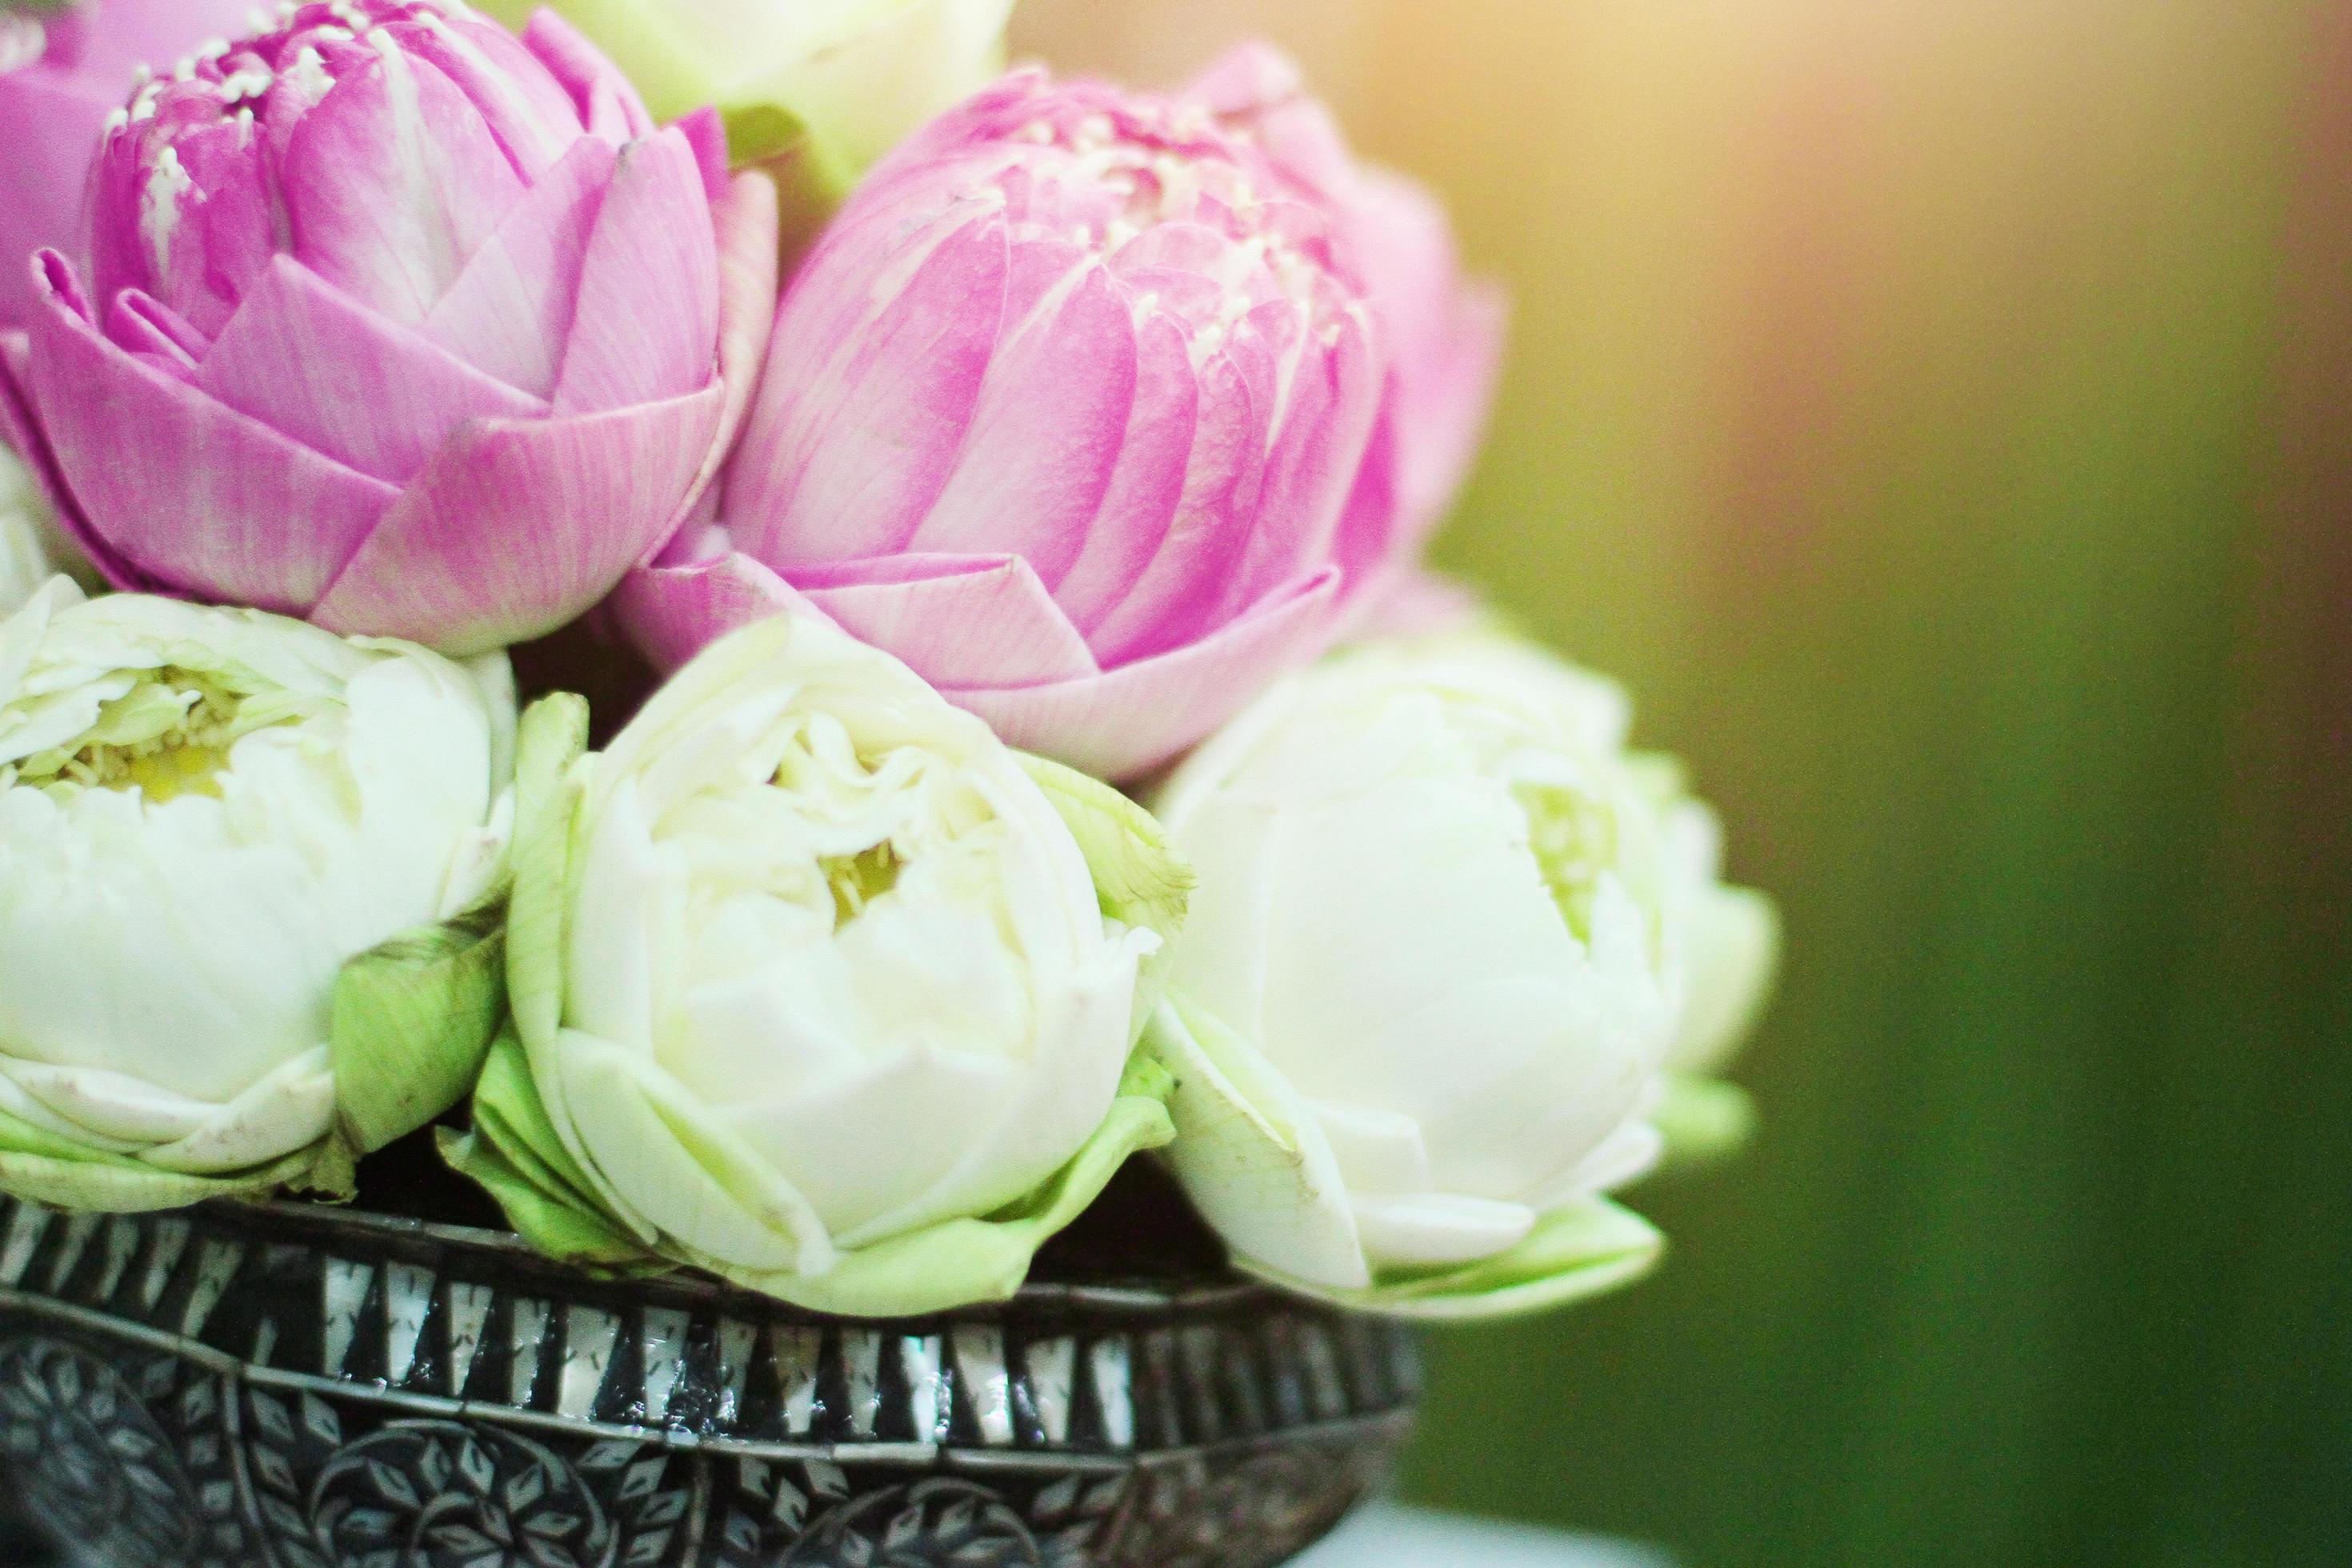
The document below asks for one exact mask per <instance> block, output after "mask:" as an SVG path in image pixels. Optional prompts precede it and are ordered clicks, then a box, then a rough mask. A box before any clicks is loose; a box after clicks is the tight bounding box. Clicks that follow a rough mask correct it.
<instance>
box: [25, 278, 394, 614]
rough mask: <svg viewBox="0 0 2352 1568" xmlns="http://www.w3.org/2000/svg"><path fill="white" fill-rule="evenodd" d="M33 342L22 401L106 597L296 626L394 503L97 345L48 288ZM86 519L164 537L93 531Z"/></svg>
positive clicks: (387, 494) (371, 485) (327, 462)
mask: <svg viewBox="0 0 2352 1568" xmlns="http://www.w3.org/2000/svg"><path fill="white" fill-rule="evenodd" d="M51 267H52V270H53V276H54V274H55V272H56V270H57V269H59V268H63V267H64V263H63V262H62V261H58V260H57V259H56V258H52V259H51ZM34 342H35V353H34V355H33V359H32V364H31V387H30V390H31V393H32V399H31V401H32V405H33V408H34V410H35V412H36V414H37V417H38V418H39V420H40V424H41V430H42V435H43V437H45V445H46V447H47V453H48V455H49V458H50V461H51V462H53V463H54V464H55V471H56V474H57V476H58V479H59V481H60V482H61V483H62V485H63V487H64V488H65V489H66V491H67V492H68V495H69V497H70V504H69V505H68V506H67V507H65V508H63V509H62V515H63V516H65V517H66V518H67V520H68V527H70V528H72V529H73V530H74V531H75V532H76V534H77V536H78V537H80V536H83V535H85V534H100V535H101V541H100V542H101V548H100V549H97V550H93V551H92V558H93V559H94V560H95V561H96V562H97V563H98V565H99V567H100V570H101V571H105V572H106V573H107V574H109V576H110V578H111V579H112V580H113V581H114V582H115V583H116V584H117V585H118V586H121V587H137V586H144V585H146V584H151V583H163V584H172V585H173V586H174V587H179V588H188V587H194V586H197V585H201V586H202V588H203V589H204V590H205V593H206V594H207V595H212V596H217V597H221V598H226V599H229V600H233V601H236V602H238V603H243V604H249V605H257V606H259V607H261V608H265V609H276V610H282V611H287V612H289V613H292V614H295V615H300V614H302V613H303V612H305V611H307V610H308V609H310V606H311V605H312V604H313V603H315V602H316V600H317V598H318V596H319V595H320V594H322V593H324V592H325V591H326V588H327V584H329V583H330V582H331V581H332V580H333V578H334V575H335V574H336V572H337V570H338V569H339V568H341V566H342V564H343V563H345V562H346V561H347V560H349V559H350V558H351V556H352V552H353V551H355V550H357V549H358V548H359V546H360V542H361V541H362V540H363V539H365V538H366V537H367V536H368V534H369V531H371V530H372V529H373V528H374V527H375V525H376V523H377V521H379V520H380V519H382V518H383V516H384V514H385V512H386V511H387V510H388V509H389V508H390V507H391V505H392V503H393V500H394V497H395V496H396V495H397V493H398V492H397V491H395V490H394V489H393V487H391V486H389V485H386V484H384V483H383V482H382V481H381V480H377V479H370V478H368V477H367V476H366V475H364V474H362V473H359V472H357V471H356V470H354V469H352V468H346V467H344V466H343V465H342V464H341V463H338V462H336V461H334V460H333V459H332V458H328V457H326V456H325V455H324V454H322V453H320V452H317V451H314V450H312V449H311V448H310V447H305V446H302V445H300V444H299V442H296V441H294V440H291V439H289V437H285V436H283V435H281V434H279V433H278V431H275V430H273V429H271V428H269V427H268V426H266V425H263V424H262V423H260V422H259V421H258V420H256V419H254V418H252V417H250V416H247V415H244V414H240V413H238V412H237V411H236V410H235V409H233V408H230V407H228V406H226V405H224V404H222V403H220V402H218V401H216V400H215V399H214V398H212V397H210V396H208V395H205V393H203V392H200V391H198V390H197V389H196V388H194V387H193V386H191V385H189V384H187V383H186V382H184V381H182V380H179V379H177V378H175V377H173V376H171V375H168V374H164V373H163V372H162V371H160V370H157V369H155V368H154V367H152V365H149V364H146V363H142V361H140V360H139V359H138V358H136V357H135V356H133V355H131V354H129V353H125V352H124V351H122V350H121V349H120V348H117V347H116V346H115V345H114V344H112V343H110V342H107V341H106V340H105V339H104V338H103V337H101V336H100V334H99V332H98V331H97V329H96V328H94V327H93V326H91V324H90V323H89V321H88V320H87V319H85V318H84V317H83V316H82V315H81V314H79V312H78V311H76V310H73V309H72V308H71V306H70V305H69V304H68V303H67V302H66V301H65V300H61V299H59V298H58V296H57V284H56V283H55V281H54V280H53V282H52V287H51V298H50V304H49V309H48V310H47V313H46V314H44V315H43V316H42V317H41V318H40V319H39V321H37V322H36V324H35V327H34ZM125 431H136V432H137V433H138V436H137V438H136V439H134V440H126V439H124V438H123V433H124V432H125ZM92 515H96V516H101V517H108V518H115V519H121V518H140V519H147V520H162V519H165V518H168V520H169V522H170V526H169V527H149V528H144V529H139V530H123V529H109V530H103V531H101V530H99V529H96V528H91V527H89V526H88V522H87V520H88V519H89V518H90V517H91V516H92ZM289 518H300V519H302V520H303V526H302V527H300V528H299V529H293V530H289V528H288V527H287V526H286V524H287V520H288V519H289Z"/></svg>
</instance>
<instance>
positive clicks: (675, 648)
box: [612, 542, 825, 669]
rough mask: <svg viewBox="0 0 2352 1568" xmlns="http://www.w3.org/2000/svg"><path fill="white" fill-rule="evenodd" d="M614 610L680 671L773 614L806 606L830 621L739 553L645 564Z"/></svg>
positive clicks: (655, 657) (654, 655) (661, 664)
mask: <svg viewBox="0 0 2352 1568" xmlns="http://www.w3.org/2000/svg"><path fill="white" fill-rule="evenodd" d="M721 548H722V549H724V546H723V542H722V544H721ZM612 609H613V613H614V616H617V617H618V618H619V620H620V623H621V625H622V626H623V627H624V628H625V629H626V630H627V632H628V634H629V640H630V641H631V642H632V643H634V644H635V645H636V647H637V650H638V651H639V652H640V653H642V654H644V655H645V656H646V658H647V659H649V660H650V661H652V663H653V664H654V665H655V666H656V668H661V669H676V668H678V667H679V666H680V665H682V664H684V663H686V662H687V660H688V659H690V658H693V657H694V656H695V655H696V654H698V653H700V652H701V651H702V650H703V649H704V648H706V647H709V646H710V645H711V644H712V643H714V642H717V641H718V640H719V638H720V637H725V636H726V635H727V634H728V633H729V632H731V631H734V630H736V629H737V628H739V627H741V626H750V625H751V624H752V623H753V622H754V621H763V620H766V619H767V618H768V617H769V616H779V615H782V614H784V613H785V612H787V611H799V612H801V613H803V614H806V615H812V616H816V617H817V618H819V619H824V618H825V616H824V612H823V611H822V610H819V609H817V608H816V607H815V606H814V605H811V604H810V603H809V602H808V601H807V600H806V599H804V598H803V597H802V596H801V595H799V594H798V593H797V592H795V591H794V590H793V588H792V587H791V585H790V584H786V583H785V581H784V580H783V579H782V577H779V576H777V575H776V574H774V573H773V572H772V571H770V570H769V569H768V568H767V567H765V566H762V565H761V564H760V563H758V562H757V561H754V560H752V559H751V557H750V556H748V555H745V554H743V553H742V552H740V551H734V550H725V552H724V553H721V554H719V555H716V556H713V557H710V558H709V559H685V560H679V561H676V562H669V563H660V564H656V565H652V566H640V567H638V568H637V569H636V570H635V571H633V572H631V573H630V574H628V576H627V577H625V578H624V579H623V580H622V583H621V585H620V587H619V588H618V589H616V590H615V591H614V595H613V598H612Z"/></svg>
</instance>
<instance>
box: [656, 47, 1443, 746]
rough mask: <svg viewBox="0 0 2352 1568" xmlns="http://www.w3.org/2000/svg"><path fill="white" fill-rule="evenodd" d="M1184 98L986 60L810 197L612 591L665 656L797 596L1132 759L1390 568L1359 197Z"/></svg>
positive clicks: (1385, 471)
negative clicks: (988, 69)
mask: <svg viewBox="0 0 2352 1568" xmlns="http://www.w3.org/2000/svg"><path fill="white" fill-rule="evenodd" d="M1352 201H1353V198H1352V197H1350V198H1349V201H1348V202H1341V201H1339V200H1336V199H1334V197H1333V196H1332V195H1331V194H1330V191H1329V189H1328V187H1327V186H1326V185H1323V184H1315V183H1312V182H1310V181H1308V180H1307V179H1304V178H1301V177H1299V175H1297V174H1295V173H1294V172H1293V170H1292V169H1291V167H1290V166H1289V165H1288V164H1287V163H1286V162H1285V161H1284V160H1282V159H1280V158H1277V157H1276V156H1274V155H1273V154H1272V153H1270V152H1269V150H1268V149H1267V147H1266V146H1265V145H1264V144H1262V142H1261V140H1260V139H1259V138H1258V137H1257V136H1255V134H1253V133H1251V132H1250V130H1249V127H1248V126H1247V125H1246V124H1242V125H1238V126H1235V125H1229V124H1228V123H1227V122H1226V121H1223V120H1221V119H1220V116H1219V113H1218V106H1217V105H1215V104H1212V103H1210V102H1207V101H1203V100H1196V99H1194V98H1192V97H1187V96H1178V97H1172V98H1170V97H1152V96H1148V95H1140V94H1134V93H1129V92H1125V91H1121V90H1119V89H1115V88H1112V87H1108V86H1105V85H1103V84H1100V83H1095V82H1079V83H1075V84H1069V85H1055V84H1053V83H1051V82H1049V81H1047V80H1046V79H1045V78H1043V77H1042V76H1039V75H1035V74H1024V75H1018V76H1014V77H1012V78H1009V79H1006V80H1005V81H1004V82H1003V83H1002V84H1000V85H998V86H996V87H994V88H992V89H989V90H987V91H985V92H983V93H982V94H981V95H980V96H979V97H977V98H975V99H973V100H971V101H970V102H968V103H966V104H965V105H963V106H962V107H961V108H959V109H956V110H951V111H950V112H949V113H948V114H947V115H945V116H943V117H942V118H940V120H938V121H934V122H933V123H932V124H930V125H929V127H927V128H925V129H924V130H923V131H922V132H919V133H918V134H917V135H916V137H915V138H914V140H913V141H912V142H909V143H908V145H907V146H905V147H903V148H902V149H900V150H899V151H898V153H895V154H893V155H892V156H891V157H890V158H889V159H887V160H886V161H885V162H884V163H883V164H882V165H881V166H880V167H879V168H877V170H876V171H875V172H874V174H873V175H872V176H871V177H869V179H868V180H867V181H866V184H864V185H862V186H861V187H859V189H858V191H857V192H856V195H854V196H853V197H852V199H851V200H850V202H849V203H848V205H846V206H845V208H844V209H843V211H842V213H841V215H840V216H839V217H838V219H836V220H835V224H834V226H833V228H832V229H831V230H830V231H829V232H828V234H827V236H826V237H825V238H824V241H823V242H822V243H821V244H820V245H819V246H818V247H817V249H816V250H815V251H814V253H813V255H812V256H811V258H810V259H809V260H808V262H807V263H806V264H805V266H804V267H803V269H802V270H801V272H800V274H799V275H798V277H797V278H796V279H795V280H794V282H793V287H792V289H791V290H790V291H789V293H788V295H787V296H786V298H785V300H784V303H783V305H782V309H781V310H780V312H779V319H778V321H777V327H776V333H775V338H774V341H773V343H772V348H771V350H770V353H769V360H768V371H767V374H766V376H765V378H764V380H763V381H762V383H761V390H760V393H759V395H758V397H757V400H756V402H755V405H754V407H753V410H752V413H751V417H750V419H749V420H748V422H747V425H746V428H745V436H744V439H743V443H742V445H741V447H740V449H739V450H738V452H737V454H736V455H735V457H734V458H732V459H731V460H730V468H729V470H728V475H727V479H726V493H725V498H724V503H723V505H722V507H721V508H720V521H719V524H718V525H717V526H714V527H711V528H709V529H707V530H700V531H694V532H692V533H690V534H688V535H681V537H680V538H679V540H678V541H677V543H676V544H675V545H674V546H673V547H672V549H671V550H670V552H667V554H666V555H665V556H664V558H663V559H662V561H661V562H660V563H657V564H656V567H655V568H654V569H653V570H650V571H646V572H642V573H638V574H633V576H632V578H631V580H630V583H629V584H628V585H627V586H626V587H625V589H624V592H623V595H622V598H621V600H620V606H621V610H622V613H623V615H624V616H625V619H626V620H627V621H628V622H629V623H630V625H631V626H633V628H634V629H635V633H636V635H637V637H638V639H639V641H640V642H641V643H642V644H643V645H644V646H645V647H646V649H647V651H649V652H650V653H652V654H653V655H655V657H656V658H657V659H659V660H660V661H662V662H665V663H669V664H675V663H676V662H677V660H679V659H680V658H685V657H688V655H690V654H691V652H692V651H693V650H694V649H695V648H697V647H700V646H702V644H703V643H705V642H707V641H708V640H709V638H710V637H712V636H714V635H716V634H717V633H718V632H719V631H721V630H723V629H724V628H726V627H727V626H731V625H735V624H739V623H740V621H742V620H744V619H747V618H750V617H751V616H758V615H762V614H769V613H772V612H773V610H774V609H775V608H777V607H778V606H782V605H801V606H803V607H814V609H816V610H819V611H821V612H822V613H824V615H826V616H830V617H832V618H833V619H834V620H835V622H836V623H838V624H839V625H840V626H843V627H844V628H845V629H846V630H848V631H849V632H851V633H852V634H853V635H855V636H856V637H861V638H863V639H865V640H866V641H868V642H871V643H873V644H875V645H876V646H877V647H883V648H886V649H887V650H889V651H890V652H891V653H893V654H895V655H897V656H898V658H902V659H904V660H905V661H906V662H907V663H908V665H909V666H910V667H911V668H914V669H915V671H916V672H917V673H918V674H919V675H921V676H922V677H923V678H924V679H927V680H929V682H930V683H931V684H932V685H933V686H935V687H937V688H938V689H940V691H941V692H943V693H944V694H945V695H947V696H948V697H949V698H950V700H953V701H955V702H957V703H959V704H961V705H962V706H963V707H965V708H967V709H969V710H971V711H973V712H975V713H978V714H979V715H980V716H982V718H984V719H986V720H987V721H989V722H990V723H991V724H992V725H993V726H994V727H995V729H996V730H997V731H998V732H999V733H1000V734H1002V735H1003V736H1004V737H1005V738H1006V739H1007V740H1008V741H1010V742H1012V743H1013V744H1015V745H1019V746H1023V747H1026V748H1028V749H1030V750H1033V751H1037V752H1045V753H1046V754H1048V755H1051V756H1053V757H1055V758H1056V759H1058V760H1060V761H1062V762H1065V763H1070V764H1071V765H1073V766H1076V767H1080V768H1083V769H1085V770H1086V771H1087V772H1089V773H1096V774H1097V775H1099V776H1102V777H1106V778H1113V779H1118V778H1128V777H1132V776H1134V775H1136V774H1139V773H1144V772H1147V771H1149V770H1150V769H1151V768H1153V767H1155V766H1157V765H1159V764H1160V763H1165V762H1167V761H1169V760H1171V758H1173V757H1174V756H1176V755H1177V754H1179V753H1180V752H1183V751H1185V750H1187V749H1188V748H1190V747H1191V746H1192V744H1193V743H1195V742H1198V741H1199V740H1200V739H1201V738H1202V736H1204V735H1205V734H1207V733H1208V732H1209V731H1212V730H1213V729H1214V728H1216V727H1217V726H1218V725H1219V724H1221V723H1223V721H1225V720H1227V719H1229V718H1231V717H1232V716H1233V715H1234V713H1235V712H1237V711H1239V710H1240V709H1241V708H1242V706H1243V705H1244V703H1246V702H1247V701H1248V700H1249V699H1250V697H1251V696H1253V695H1254V694H1255V692H1256V691H1258V690H1259V689H1262V688H1263V687H1264V686H1265V684H1266V683H1267V682H1268V681H1269V680H1271V679H1273V678H1274V677H1276V675H1278V674H1279V673H1281V672H1282V671H1283V670H1285V669H1287V668H1293V667H1296V666H1297V665H1299V664H1301V663H1304V662H1306V661H1307V660H1308V659H1310V658H1313V657H1314V656H1315V655H1317V654H1318V653H1319V652H1321V651H1322V650H1323V649H1324V648H1325V647H1327V646H1328V644H1329V643H1330V642H1331V641H1332V639H1333V638H1334V637H1336V636H1337V635H1338V634H1339V630H1340V629H1341V626H1342V624H1343V614H1344V612H1345V610H1346V608H1347V606H1349V605H1350V604H1351V603H1353V602H1355V601H1356V600H1358V599H1360V598H1361V597H1362V596H1364V595H1367V594H1369V593H1370V592H1371V591H1372V590H1374V589H1375V588H1376V587H1378V586H1379V585H1380V584H1381V583H1383V582H1384V581H1385V580H1387V579H1388V578H1390V577H1391V576H1392V575H1393V574H1394V573H1395V572H1396V570H1397V569H1398V567H1399V565H1400V561H1401V557H1402V555H1403V554H1404V553H1407V552H1409V550H1410V546H1411V545H1412V543H1413V542H1414V539H1415V537H1416V534H1417V531H1418V530H1419V527H1420V525H1419V524H1418V523H1417V522H1415V521H1412V520H1411V519H1409V518H1408V517H1407V516H1406V515H1405V513H1404V511H1403V510H1402V488H1401V483H1400V475H1401V472H1402V469H1401V466H1400V465H1401V464H1402V461H1403V459H1402V456H1401V453H1400V452H1399V450H1397V449H1396V445H1395V444H1396V442H1397V440H1398V439H1399V437H1400V433H1401V431H1402V424H1401V412H1400V407H1399V405H1398V403H1397V398H1398V396H1399V395H1400V388H1401V386H1402V380H1401V375H1400V372H1399V370H1398V368H1397V366H1396V364H1395V363H1394V357H1393V353H1392V343H1393V342H1394V341H1395V337H1396V334H1394V333H1393V332H1391V331H1390V330H1389V327H1388V325H1387V323H1386V321H1385V320H1384V318H1383V316H1382V314H1381V310H1380V309H1379V308H1378V306H1377V302H1376V300H1375V298H1374V295H1375V288H1374V279H1376V277H1377V276H1378V275H1379V269H1378V266H1377V265H1376V264H1375V263H1374V262H1373V261H1371V260H1370V258H1367V257H1366V256H1365V255H1364V254H1363V251H1362V244H1361V242H1362V241H1363V240H1364V239H1365V238H1366V237H1368V236H1369V234H1370V228H1369V226H1367V225H1365V224H1363V223H1362V222H1361V221H1360V215H1359V214H1358V212H1357V211H1356V209H1355V206H1354V205H1352Z"/></svg>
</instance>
